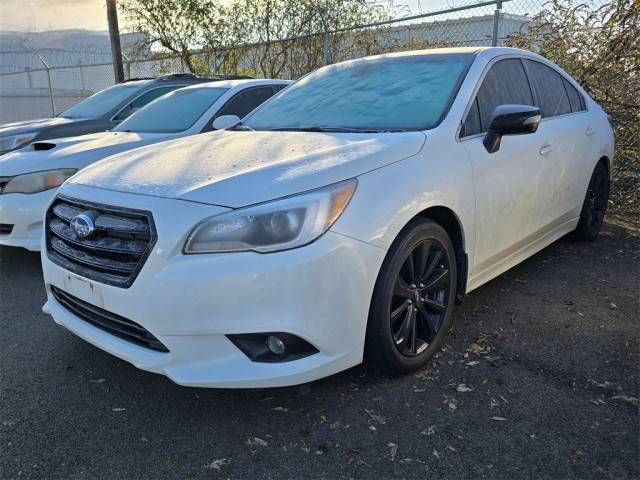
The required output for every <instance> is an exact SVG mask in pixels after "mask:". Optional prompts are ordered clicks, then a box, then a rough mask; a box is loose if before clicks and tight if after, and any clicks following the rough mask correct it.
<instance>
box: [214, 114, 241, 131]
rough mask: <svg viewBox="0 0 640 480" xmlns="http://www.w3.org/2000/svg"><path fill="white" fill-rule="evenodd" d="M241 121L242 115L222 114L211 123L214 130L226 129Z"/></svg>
mask: <svg viewBox="0 0 640 480" xmlns="http://www.w3.org/2000/svg"><path fill="white" fill-rule="evenodd" d="M239 123H240V117H238V116H237V115H220V116H219V117H217V118H215V119H214V120H213V122H212V123H211V126H212V127H213V129H214V130H224V129H225V128H231V127H233V126H235V125H237V124H239Z"/></svg>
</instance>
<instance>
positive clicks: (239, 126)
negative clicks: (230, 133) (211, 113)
mask: <svg viewBox="0 0 640 480" xmlns="http://www.w3.org/2000/svg"><path fill="white" fill-rule="evenodd" d="M227 130H240V131H241V132H253V128H251V127H248V126H247V125H243V124H242V122H239V123H237V124H235V125H234V126H233V127H231V128H228V129H227Z"/></svg>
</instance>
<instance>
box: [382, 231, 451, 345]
mask: <svg viewBox="0 0 640 480" xmlns="http://www.w3.org/2000/svg"><path fill="white" fill-rule="evenodd" d="M450 293H451V292H450V288H449V265H448V259H447V257H446V255H445V254H444V247H443V246H442V245H441V244H440V243H439V242H438V241H437V240H435V239H429V240H423V241H421V242H420V243H419V244H418V245H416V246H415V247H414V249H413V250H412V251H411V252H410V253H409V255H407V257H406V259H405V261H404V263H403V264H402V268H401V269H400V272H398V277H397V279H396V284H395V288H394V291H393V298H392V301H391V310H390V314H391V325H390V326H391V335H392V336H393V340H394V343H395V346H396V348H397V349H398V351H399V352H400V353H401V354H403V355H407V356H415V355H420V354H421V353H422V352H424V351H425V350H426V349H427V348H428V347H429V344H431V342H432V341H433V340H434V339H435V338H436V335H437V334H438V331H439V330H440V326H441V325H442V319H443V318H444V316H445V315H446V312H447V299H448V298H449V295H450Z"/></svg>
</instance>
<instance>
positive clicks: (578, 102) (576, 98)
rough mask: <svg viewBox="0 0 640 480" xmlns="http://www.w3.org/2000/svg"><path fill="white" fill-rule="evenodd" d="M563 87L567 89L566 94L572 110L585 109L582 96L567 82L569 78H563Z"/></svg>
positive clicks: (579, 110)
mask: <svg viewBox="0 0 640 480" xmlns="http://www.w3.org/2000/svg"><path fill="white" fill-rule="evenodd" d="M562 81H563V82H564V88H565V89H566V90H567V96H568V97H569V105H570V106H571V111H572V112H581V111H583V110H586V106H585V102H584V98H583V96H582V95H580V92H578V90H577V89H576V87H574V86H573V85H571V83H569V80H567V79H566V78H563V79H562Z"/></svg>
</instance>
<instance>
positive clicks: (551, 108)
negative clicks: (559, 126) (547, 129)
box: [525, 60, 571, 118]
mask: <svg viewBox="0 0 640 480" xmlns="http://www.w3.org/2000/svg"><path fill="white" fill-rule="evenodd" d="M525 61H526V62H527V69H528V71H529V75H530V78H531V83H533V88H534V89H535V91H536V94H537V96H538V101H539V102H540V111H541V113H542V117H543V118H548V117H555V116H556V115H563V114H565V113H570V112H571V107H570V106H569V99H568V98H567V91H566V90H565V88H564V83H563V81H562V77H561V76H560V74H559V73H558V72H556V71H555V70H553V69H552V68H549V67H547V66H546V65H543V64H542V63H540V62H536V61H533V60H525Z"/></svg>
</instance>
